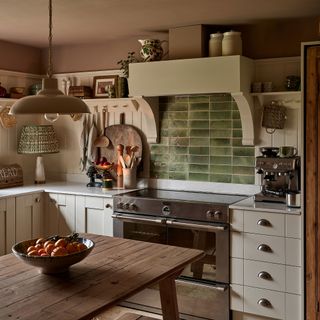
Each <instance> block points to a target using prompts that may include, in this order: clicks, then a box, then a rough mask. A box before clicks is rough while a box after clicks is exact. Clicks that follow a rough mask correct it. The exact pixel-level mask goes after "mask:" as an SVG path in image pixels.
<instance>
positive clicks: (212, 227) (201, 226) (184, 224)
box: [166, 219, 227, 232]
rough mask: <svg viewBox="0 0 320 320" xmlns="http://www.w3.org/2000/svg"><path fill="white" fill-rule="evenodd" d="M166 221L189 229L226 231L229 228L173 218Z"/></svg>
mask: <svg viewBox="0 0 320 320" xmlns="http://www.w3.org/2000/svg"><path fill="white" fill-rule="evenodd" d="M166 223H167V224H168V225H171V226H176V227H180V228H187V229H193V230H199V231H207V232H216V231H224V230H226V229H227V227H226V226H220V225H219V226H218V225H210V224H208V225H206V224H198V223H189V222H181V221H177V220H171V219H168V220H167V221H166Z"/></svg>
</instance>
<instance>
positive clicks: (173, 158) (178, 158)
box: [169, 153, 188, 163]
mask: <svg viewBox="0 0 320 320" xmlns="http://www.w3.org/2000/svg"><path fill="white" fill-rule="evenodd" d="M169 161H170V162H179V163H187V162H188V156H187V155H185V154H183V155H180V154H176V153H170V154H169Z"/></svg>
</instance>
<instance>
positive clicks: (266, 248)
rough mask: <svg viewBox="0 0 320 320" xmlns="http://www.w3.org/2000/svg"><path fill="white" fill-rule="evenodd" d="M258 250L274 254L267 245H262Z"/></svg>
mask: <svg viewBox="0 0 320 320" xmlns="http://www.w3.org/2000/svg"><path fill="white" fill-rule="evenodd" d="M257 250H259V251H264V252H272V249H271V248H270V247H269V246H268V245H267V244H260V245H259V246H258V248H257Z"/></svg>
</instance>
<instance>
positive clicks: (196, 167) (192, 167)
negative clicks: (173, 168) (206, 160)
mask: <svg viewBox="0 0 320 320" xmlns="http://www.w3.org/2000/svg"><path fill="white" fill-rule="evenodd" d="M189 172H197V173H208V172H209V166H208V165H207V164H192V163H191V164H189Z"/></svg>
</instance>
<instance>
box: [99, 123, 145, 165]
mask: <svg viewBox="0 0 320 320" xmlns="http://www.w3.org/2000/svg"><path fill="white" fill-rule="evenodd" d="M104 134H105V135H106V136H107V137H108V139H109V140H110V143H109V146H108V147H107V148H101V156H104V157H106V158H107V159H108V161H109V162H111V163H112V162H113V163H117V162H118V155H117V145H118V144H123V145H124V148H125V147H126V146H138V147H139V149H138V151H137V152H136V153H135V155H136V157H137V158H138V157H141V156H142V140H141V137H140V134H139V132H138V130H137V129H136V128H135V127H133V126H130V125H127V124H115V125H113V126H109V127H107V128H105V131H104ZM125 154H126V153H125V149H124V155H125Z"/></svg>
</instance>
